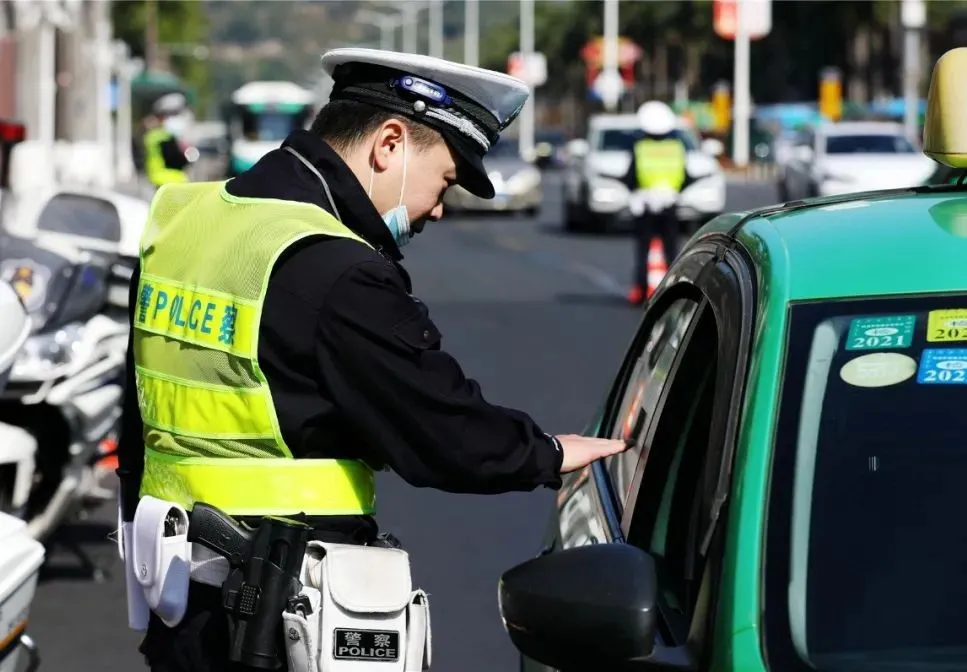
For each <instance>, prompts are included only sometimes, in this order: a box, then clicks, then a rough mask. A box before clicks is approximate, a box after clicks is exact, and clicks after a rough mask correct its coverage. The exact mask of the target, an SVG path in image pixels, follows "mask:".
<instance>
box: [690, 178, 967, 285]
mask: <svg viewBox="0 0 967 672" xmlns="http://www.w3.org/2000/svg"><path fill="white" fill-rule="evenodd" d="M748 214H749V213H746V215H748ZM721 219H726V218H721ZM728 219H729V220H730V222H731V224H732V227H733V229H734V226H735V225H736V224H737V223H738V221H740V220H739V219H738V218H737V217H736V216H733V217H732V218H728ZM728 223H729V222H728V221H723V222H721V223H720V224H719V226H723V225H727V224H728ZM709 228H710V229H714V228H718V227H716V226H715V225H712V226H710V227H709ZM723 228H724V227H723ZM735 235H736V237H737V238H738V239H739V240H740V241H741V242H742V243H743V244H744V246H745V247H746V248H747V249H748V250H749V252H750V253H751V255H752V257H753V259H754V260H755V262H756V266H757V268H758V271H759V272H760V273H763V272H764V273H766V274H767V277H766V278H764V279H765V280H767V281H768V282H769V286H770V288H771V289H770V292H771V293H778V294H780V295H785V300H787V301H800V300H814V299H837V298H849V297H861V296H888V295H896V294H914V293H936V292H953V291H967V189H961V190H957V191H951V190H950V189H936V190H931V189H924V190H917V191H913V190H910V191H894V192H870V193H861V194H854V195H853V196H852V197H851V198H849V199H843V198H830V199H817V200H815V201H812V202H810V203H809V204H808V205H805V206H800V207H795V206H793V207H789V208H786V209H784V210H779V211H776V210H774V209H773V210H769V209H765V210H763V211H760V214H757V215H753V216H752V217H750V218H748V219H747V221H746V222H745V223H744V224H743V225H742V226H741V227H739V229H738V230H737V231H735Z"/></svg>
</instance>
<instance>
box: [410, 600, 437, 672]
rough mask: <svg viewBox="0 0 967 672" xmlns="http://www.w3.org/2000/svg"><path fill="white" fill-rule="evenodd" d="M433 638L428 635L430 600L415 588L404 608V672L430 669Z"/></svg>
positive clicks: (418, 671)
mask: <svg viewBox="0 0 967 672" xmlns="http://www.w3.org/2000/svg"><path fill="white" fill-rule="evenodd" d="M432 644H433V638H432V637H431V635H430V600H429V598H428V597H427V595H426V593H425V592H423V591H422V590H420V589H419V588H417V589H416V590H414V591H413V593H412V594H411V595H410V603H409V605H407V607H406V667H405V672H422V671H423V670H429V669H430V662H431V660H432Z"/></svg>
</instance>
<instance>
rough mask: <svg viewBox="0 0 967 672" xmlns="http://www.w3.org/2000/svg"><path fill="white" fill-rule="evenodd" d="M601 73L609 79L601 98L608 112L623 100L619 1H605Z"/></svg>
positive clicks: (612, 110) (613, 109) (606, 80)
mask: <svg viewBox="0 0 967 672" xmlns="http://www.w3.org/2000/svg"><path fill="white" fill-rule="evenodd" d="M603 61H604V62H603V63H602V68H601V72H602V73H604V76H605V77H606V78H607V79H605V80H604V81H605V82H606V83H607V84H606V85H605V86H604V87H603V91H602V93H603V94H604V95H602V96H601V98H602V102H603V103H604V107H605V109H606V110H608V112H614V111H615V109H616V108H617V107H618V103H619V102H620V100H621V93H622V91H621V90H622V89H623V88H624V87H623V86H622V85H621V75H620V74H619V73H618V0H604V59H603Z"/></svg>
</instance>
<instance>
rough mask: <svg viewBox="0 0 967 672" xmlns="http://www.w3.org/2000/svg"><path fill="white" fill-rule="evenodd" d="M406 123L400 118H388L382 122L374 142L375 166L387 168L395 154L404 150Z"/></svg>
mask: <svg viewBox="0 0 967 672" xmlns="http://www.w3.org/2000/svg"><path fill="white" fill-rule="evenodd" d="M405 137H406V124H405V123H404V122H403V121H401V120H399V119H387V120H386V121H384V122H383V123H382V124H380V127H379V130H378V131H376V138H375V142H374V143H373V168H375V169H376V170H386V169H387V168H388V167H389V165H390V160H391V159H392V157H393V155H394V154H396V153H397V152H400V151H402V150H403V140H404V138H405Z"/></svg>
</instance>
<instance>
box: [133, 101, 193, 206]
mask: <svg viewBox="0 0 967 672" xmlns="http://www.w3.org/2000/svg"><path fill="white" fill-rule="evenodd" d="M186 109H187V100H186V99H185V96H184V95H183V94H181V93H169V94H166V95H164V96H161V97H160V98H159V99H158V100H156V101H155V102H154V104H153V105H152V107H151V112H152V114H151V115H149V116H148V117H147V118H146V119H145V126H146V129H145V133H144V172H145V175H146V176H147V178H148V181H149V182H151V184H153V185H154V186H155V187H161V186H162V185H165V184H178V183H182V182H187V181H188V173H187V172H185V168H187V167H188V164H189V161H188V158H187V156H186V155H185V152H184V150H183V149H182V147H181V145H180V143H179V141H178V135H177V132H176V131H180V130H181V129H180V126H179V125H178V123H177V122H178V117H179V115H181V114H182V113H183V112H184V111H185V110H186Z"/></svg>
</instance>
